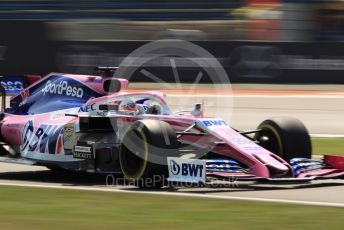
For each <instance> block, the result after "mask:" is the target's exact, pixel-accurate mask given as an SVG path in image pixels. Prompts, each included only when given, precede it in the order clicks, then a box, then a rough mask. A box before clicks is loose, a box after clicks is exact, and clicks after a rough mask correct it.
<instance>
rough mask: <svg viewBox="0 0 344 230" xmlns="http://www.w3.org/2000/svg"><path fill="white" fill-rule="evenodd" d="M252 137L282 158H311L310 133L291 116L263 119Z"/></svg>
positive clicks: (287, 159)
mask: <svg viewBox="0 0 344 230" xmlns="http://www.w3.org/2000/svg"><path fill="white" fill-rule="evenodd" d="M257 129H259V130H261V131H260V132H258V133H257V134H256V135H255V137H254V139H255V140H257V141H258V142H259V143H260V145H261V146H262V147H264V148H266V149H267V150H269V151H271V152H273V153H275V154H277V155H278V156H280V157H282V158H283V159H284V160H286V161H288V162H289V160H290V159H292V158H298V157H301V158H311V157H312V144H311V138H310V135H309V133H308V131H307V129H306V127H305V126H304V125H303V123H302V122H301V121H300V120H298V119H296V118H292V117H277V118H272V119H268V120H265V121H263V122H262V123H261V124H260V125H259V126H258V128H257Z"/></svg>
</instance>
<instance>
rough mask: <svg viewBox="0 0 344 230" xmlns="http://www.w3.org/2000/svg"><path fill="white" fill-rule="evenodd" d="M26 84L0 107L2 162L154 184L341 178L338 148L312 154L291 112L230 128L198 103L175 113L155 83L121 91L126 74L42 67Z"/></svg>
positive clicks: (343, 169) (343, 170) (343, 173)
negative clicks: (318, 156) (250, 126)
mask: <svg viewBox="0 0 344 230" xmlns="http://www.w3.org/2000/svg"><path fill="white" fill-rule="evenodd" d="M99 70H102V71H105V72H106V71H109V70H114V69H113V68H99ZM26 84H27V85H28V87H26V88H23V89H21V92H20V93H18V94H17V95H15V96H13V97H12V98H11V100H10V106H9V107H8V108H3V112H2V113H1V117H0V119H1V121H0V126H1V135H0V138H1V146H0V149H1V150H0V154H1V155H2V156H1V157H0V160H1V161H5V162H16V163H26V164H32V165H42V166H46V167H48V168H50V169H52V170H59V169H67V170H78V171H87V172H95V173H119V174H121V175H123V176H124V177H125V178H126V179H128V180H131V181H134V182H135V183H136V185H137V186H139V187H155V188H156V187H161V186H163V185H164V182H165V181H170V182H182V183H183V182H191V183H200V184H206V183H208V182H210V181H213V180H224V181H226V180H231V179H233V178H236V179H240V180H254V181H267V182H274V183H275V182H276V183H277V182H305V181H310V180H313V179H328V178H344V166H343V165H344V159H343V158H342V157H334V156H326V157H325V159H324V160H312V159H311V152H312V148H311V141H310V136H309V134H308V132H307V130H306V128H305V126H304V125H303V124H302V123H301V122H300V121H299V120H297V119H294V118H282V117H281V118H275V119H268V120H265V121H263V122H262V123H261V124H260V125H259V127H258V128H257V129H256V130H252V131H238V130H235V129H234V128H232V127H230V126H228V124H227V122H226V121H224V120H223V119H221V118H205V117H204V116H203V112H202V105H200V104H196V105H195V106H194V107H193V110H192V111H190V114H187V115H186V114H178V113H173V112H172V111H171V109H170V107H169V106H168V104H167V102H166V98H165V95H164V94H163V93H161V92H156V91H155V92H154V91H149V92H125V89H126V88H127V87H128V84H129V83H128V81H127V80H126V79H119V78H115V77H109V76H105V75H103V76H90V75H73V74H61V73H51V74H49V75H47V76H45V77H44V78H41V79H40V78H37V77H31V78H30V79H29V78H28V79H27V81H26ZM4 95H5V92H4V91H3V98H5V96H4ZM3 102H5V101H4V100H3ZM3 105H4V103H3Z"/></svg>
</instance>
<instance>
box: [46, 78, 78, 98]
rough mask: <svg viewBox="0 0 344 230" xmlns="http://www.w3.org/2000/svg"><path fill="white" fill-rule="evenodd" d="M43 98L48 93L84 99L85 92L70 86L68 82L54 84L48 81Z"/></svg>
mask: <svg viewBox="0 0 344 230" xmlns="http://www.w3.org/2000/svg"><path fill="white" fill-rule="evenodd" d="M42 92H43V96H44V95H45V94H47V93H49V94H55V95H66V96H70V97H77V98H82V96H83V95H84V91H83V89H82V88H80V87H75V86H71V85H69V83H68V81H60V82H59V83H52V82H51V81H50V80H48V81H47V83H46V85H45V86H44V88H43V89H42Z"/></svg>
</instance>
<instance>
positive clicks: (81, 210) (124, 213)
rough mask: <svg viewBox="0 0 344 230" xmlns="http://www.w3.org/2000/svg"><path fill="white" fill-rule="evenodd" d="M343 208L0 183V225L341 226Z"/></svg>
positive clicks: (14, 227) (111, 226) (106, 227)
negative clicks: (14, 185)
mask: <svg viewBox="0 0 344 230" xmlns="http://www.w3.org/2000/svg"><path fill="white" fill-rule="evenodd" d="M343 215H344V209H343V208H333V207H315V206H304V205H289V204H278V203H262V202H249V201H247V202H246V201H231V200H216V199H205V198H203V199H202V198H189V197H174V196H158V195H144V194H124V193H109V192H88V191H77V190H63V189H40V188H24V187H11V186H0V226H1V227H0V228H1V229H49V230H52V229H140V230H145V229H178V230H179V229H197V230H201V229H264V230H266V229H312V230H313V229H343V223H344V222H343V219H342V218H343Z"/></svg>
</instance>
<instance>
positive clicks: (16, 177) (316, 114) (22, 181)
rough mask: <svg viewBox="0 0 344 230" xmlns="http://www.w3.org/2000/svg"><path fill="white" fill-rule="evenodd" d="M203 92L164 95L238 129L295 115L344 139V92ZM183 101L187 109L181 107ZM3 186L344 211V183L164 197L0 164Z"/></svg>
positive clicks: (187, 191) (179, 191) (91, 177)
mask: <svg viewBox="0 0 344 230" xmlns="http://www.w3.org/2000/svg"><path fill="white" fill-rule="evenodd" d="M140 87H141V86H140ZM138 88H139V87H138ZM201 90H202V89H200V90H199V91H198V92H196V93H197V94H193V95H186V94H185V92H183V91H173V92H172V91H170V92H169V91H168V90H165V93H166V94H167V98H168V101H169V102H170V103H171V107H172V108H173V109H174V110H187V109H189V107H190V104H192V103H197V102H201V101H202V99H203V100H205V113H206V115H209V116H220V117H224V118H225V119H226V120H228V121H229V122H230V123H231V125H232V126H233V127H235V128H237V129H254V128H255V127H256V126H257V125H258V124H259V122H260V121H262V120H264V119H266V118H269V117H274V116H289V115H291V116H294V117H297V118H299V119H301V120H302V121H303V122H304V123H305V124H306V126H307V128H308V129H309V131H310V132H311V133H317V134H344V116H343V115H344V108H342V106H343V105H344V103H343V102H344V93H343V92H344V91H342V89H340V90H338V91H334V90H332V91H327V90H324V89H321V90H307V91H302V90H299V89H297V90H295V89H293V88H292V89H287V90H285V89H284V90H276V89H274V90H270V89H268V90H266V89H248V90H241V89H234V94H232V93H230V94H228V93H227V92H221V93H209V91H207V90H203V91H201ZM227 99H232V100H233V101H232V102H233V103H232V105H230V104H231V103H229V105H227V104H226V102H227ZM180 101H182V102H183V103H182V104H181V103H180ZM219 104H220V105H221V104H222V106H219ZM217 108H220V109H217ZM229 113H232V116H231V117H227V116H228V114H229ZM343 151H344V150H343ZM108 179H109V178H108ZM108 182H109V181H108ZM110 184H112V183H111V182H110ZM0 185H19V186H43V187H52V188H68V189H81V190H88V189H91V190H102V191H109V192H133V193H137V192H139V193H141V192H144V193H154V194H155V193H159V194H163V195H182V196H199V197H210V198H219V199H239V200H256V201H270V202H282V203H296V204H309V205H325V206H336V207H344V196H343V192H344V180H343V181H341V180H322V181H314V182H311V183H308V184H289V185H270V184H256V183H253V182H235V183H232V184H231V185H230V186H229V187H227V188H174V189H170V188H166V189H162V190H161V191H142V190H140V189H137V188H135V187H133V186H126V185H123V183H122V182H121V180H119V182H118V183H116V184H115V185H111V186H107V185H106V176H105V175H95V174H86V173H75V172H55V171H51V170H48V169H46V168H45V167H37V166H27V165H16V164H8V163H0Z"/></svg>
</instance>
